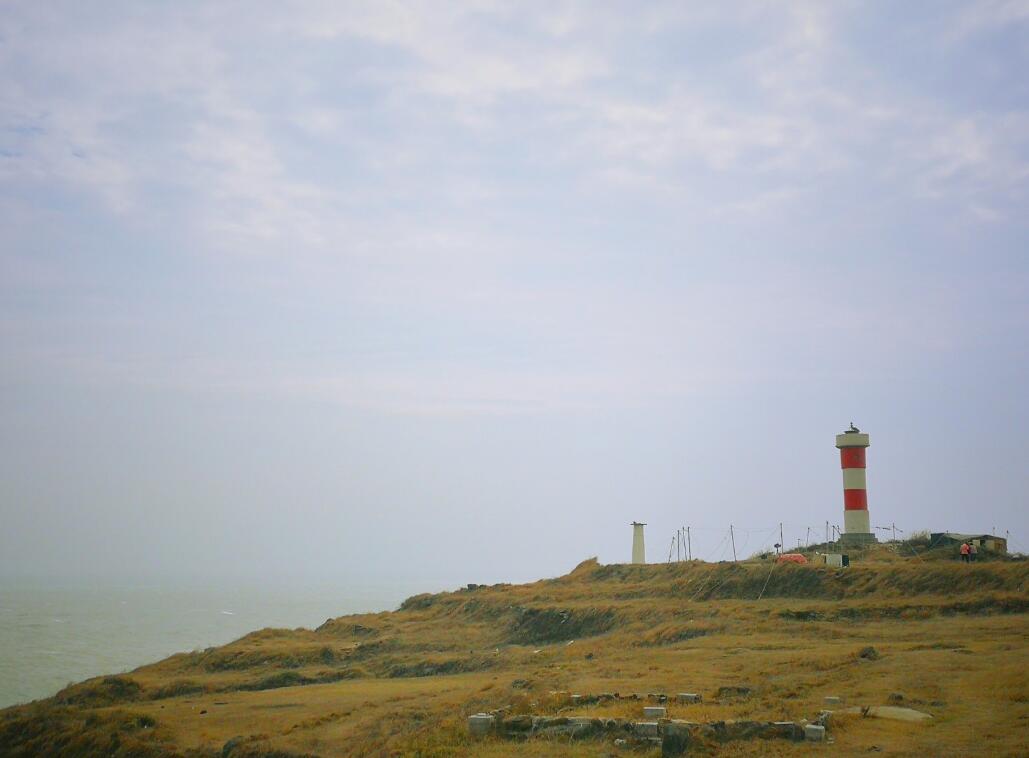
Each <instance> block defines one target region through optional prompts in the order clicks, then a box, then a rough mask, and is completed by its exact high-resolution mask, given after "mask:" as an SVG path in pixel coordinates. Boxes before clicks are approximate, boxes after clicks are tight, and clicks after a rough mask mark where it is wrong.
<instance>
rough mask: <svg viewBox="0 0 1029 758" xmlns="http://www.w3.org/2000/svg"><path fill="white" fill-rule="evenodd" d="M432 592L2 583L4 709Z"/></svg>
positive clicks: (0, 688)
mask: <svg viewBox="0 0 1029 758" xmlns="http://www.w3.org/2000/svg"><path fill="white" fill-rule="evenodd" d="M427 589H433V588H428V587H415V586H413V585H404V586H401V585H391V586H379V587H367V586H364V587H362V588H360V589H354V588H353V587H344V586H332V585H321V586H312V585H310V584H302V583H297V584H296V585H293V586H289V585H279V586H268V585H265V586H259V585H254V584H242V583H241V584H238V585H234V586H224V587H211V586H201V587H197V586H169V585H167V584H152V585H149V586H114V585H105V584H103V583H93V584H86V585H83V584H82V583H79V584H76V585H75V586H69V585H67V584H62V583H60V582H39V581H34V582H24V583H14V584H11V583H0V708H3V707H6V706H9V705H14V704H17V703H26V702H29V701H31V700H36V699H39V698H44V697H49V696H51V695H53V694H55V693H56V692H57V691H58V690H60V689H61V688H63V687H65V686H66V685H68V684H69V683H72V682H78V681H81V680H83V679H87V678H89V677H92V676H98V675H101V674H116V673H123V672H127V671H131V670H132V669H134V668H136V667H138V666H141V665H143V664H145V663H152V662H154V661H157V660H160V659H162V658H165V657H167V656H169V655H171V654H173V653H178V652H187V651H191V650H202V649H204V648H206V647H210V646H213V645H223V644H225V643H227V642H231V641H232V640H235V639H238V638H239V637H242V636H243V635H244V634H246V633H248V632H251V631H254V630H256V629H262V628H265V627H276V628H288V629H295V628H297V627H306V628H314V627H317V626H319V625H320V624H322V623H324V622H325V620H326V619H328V618H333V617H336V616H342V615H345V614H350V613H368V612H378V611H384V610H393V609H395V608H396V607H397V606H398V605H399V604H400V603H401V601H402V600H403V599H404V598H405V597H408V596H409V595H413V594H416V593H418V592H422V591H425V590H427Z"/></svg>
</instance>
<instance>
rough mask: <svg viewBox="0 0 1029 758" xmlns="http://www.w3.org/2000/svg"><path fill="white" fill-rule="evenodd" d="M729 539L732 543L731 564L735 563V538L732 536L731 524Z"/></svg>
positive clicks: (730, 525)
mask: <svg viewBox="0 0 1029 758" xmlns="http://www.w3.org/2000/svg"><path fill="white" fill-rule="evenodd" d="M729 539H730V540H731V541H732V562H733V563H736V538H735V537H734V536H733V534H732V524H729Z"/></svg>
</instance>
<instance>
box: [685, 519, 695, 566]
mask: <svg viewBox="0 0 1029 758" xmlns="http://www.w3.org/2000/svg"><path fill="white" fill-rule="evenodd" d="M686 549H687V550H689V551H690V560H691V561H692V560H693V542H692V540H690V528H689V527H686Z"/></svg>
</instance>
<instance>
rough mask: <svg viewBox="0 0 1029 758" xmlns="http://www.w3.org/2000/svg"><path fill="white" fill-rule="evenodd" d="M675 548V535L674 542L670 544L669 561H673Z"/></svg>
mask: <svg viewBox="0 0 1029 758" xmlns="http://www.w3.org/2000/svg"><path fill="white" fill-rule="evenodd" d="M673 550H675V537H672V544H671V545H669V546H668V562H669V563H671V562H672V551H673Z"/></svg>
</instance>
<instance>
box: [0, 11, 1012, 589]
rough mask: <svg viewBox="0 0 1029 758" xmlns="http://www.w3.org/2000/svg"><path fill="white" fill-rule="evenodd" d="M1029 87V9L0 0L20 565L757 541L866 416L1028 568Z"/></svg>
mask: <svg viewBox="0 0 1029 758" xmlns="http://www.w3.org/2000/svg"><path fill="white" fill-rule="evenodd" d="M1025 71H1029V3H1027V2H1024V0H989V1H986V2H965V3H949V2H937V1H935V0H934V1H933V2H906V3H891V2H862V3H857V2H834V3H822V2H800V1H798V0H791V1H790V2H781V3H780V2H767V1H764V0H760V1H759V0H755V1H754V2H747V1H746V0H740V1H739V2H730V3H717V4H713V3H699V2H697V3H683V2H669V3H664V2H643V3H614V2H560V1H554V0H548V2H511V3H507V2H493V1H491V0H481V1H480V0H475V1H470V2H453V3H438V2H397V1H390V0H377V1H375V2H367V3H364V2H361V3H358V2H318V1H312V2H261V1H260V0H254V1H253V2H229V1H222V2H188V1H187V2H174V3H170V2H156V1H154V2H117V1H114V2H107V3H79V2H58V1H53V2H38V0H31V1H23V0H13V1H11V0H9V1H8V2H5V3H3V4H2V5H0V229H2V232H0V524H2V527H0V575H6V576H8V577H57V578H69V577H70V578H74V577H98V578H102V579H110V580H114V579H117V580H140V581H144V580H145V581H169V582H171V581H200V582H214V581H244V580H246V581H257V582H270V581H273V580H282V581H285V582H295V581H303V582H313V581H334V582H342V583H349V584H351V585H353V586H360V585H366V584H372V583H389V582H412V581H414V582H424V583H425V584H426V586H429V585H436V584H446V583H454V584H456V583H463V582H498V581H524V580H530V579H535V578H539V577H545V576H555V575H558V574H561V573H564V572H566V571H568V570H570V569H571V568H573V567H574V566H575V565H576V564H577V563H578V562H579V561H581V560H583V559H585V558H587V557H590V556H597V557H598V558H599V559H600V560H601V561H602V562H608V563H613V562H625V561H628V559H629V556H630V548H631V527H630V526H629V524H630V522H631V521H633V520H638V521H643V522H646V523H647V524H648V526H647V528H646V529H647V532H646V533H647V547H648V558H649V559H650V560H651V561H664V560H666V559H667V557H668V554H669V550H670V541H671V539H672V537H673V535H674V534H675V531H676V530H677V529H678V528H679V527H681V526H689V527H690V533H691V548H692V553H693V555H694V557H700V558H705V559H708V560H719V559H722V560H724V559H731V557H732V553H731V549H732V542H730V541H729V540H728V539H727V532H728V527H729V525H730V524H731V525H733V530H734V531H733V539H734V540H735V547H736V550H737V553H739V554H740V557H742V556H744V555H749V554H751V553H753V552H755V551H758V550H761V549H764V548H767V547H768V546H770V545H771V544H772V543H773V542H776V541H778V530H779V524H780V523H782V524H783V533H784V536H785V538H786V542H787V544H795V542H796V540H797V539H801V540H804V539H808V538H809V536H810V538H811V539H812V540H814V539H815V538H816V537H824V530H825V529H826V522H828V523H829V524H842V521H843V515H842V514H843V495H842V492H841V489H842V483H841V476H840V470H839V459H838V453H837V451H836V449H835V447H834V444H833V443H834V436H835V435H836V434H837V433H839V432H841V431H842V430H843V429H844V428H846V427H847V425H848V424H849V423H851V422H854V423H855V424H857V425H858V426H859V427H860V428H861V429H862V430H863V431H867V432H868V433H869V434H870V437H871V447H870V449H869V451H868V467H869V468H868V499H869V509H870V514H871V521H872V524H873V525H875V526H877V527H885V526H892V525H896V527H897V528H898V529H899V530H901V532H902V533H904V534H910V533H913V532H916V531H919V530H933V531H944V530H949V531H974V532H996V533H999V534H1002V535H1004V534H1009V535H1010V538H1011V542H1012V547H1013V548H1014V549H1017V550H1023V551H1029V508H1027V507H1026V506H1027V502H1026V493H1027V492H1029V465H1027V463H1026V452H1025V451H1026V449H1027V445H1026V434H1027V428H1029V392H1027V390H1026V387H1027V386H1029V297H1027V293H1029V261H1027V242H1029V213H1027V209H1029V77H1026V76H1025V74H1024V72H1025ZM879 534H880V535H883V534H884V532H882V531H880V532H879Z"/></svg>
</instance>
